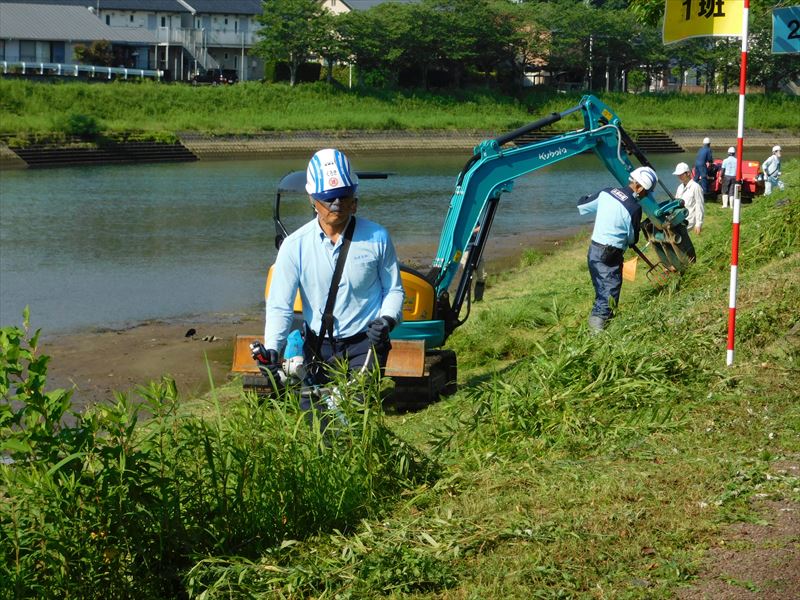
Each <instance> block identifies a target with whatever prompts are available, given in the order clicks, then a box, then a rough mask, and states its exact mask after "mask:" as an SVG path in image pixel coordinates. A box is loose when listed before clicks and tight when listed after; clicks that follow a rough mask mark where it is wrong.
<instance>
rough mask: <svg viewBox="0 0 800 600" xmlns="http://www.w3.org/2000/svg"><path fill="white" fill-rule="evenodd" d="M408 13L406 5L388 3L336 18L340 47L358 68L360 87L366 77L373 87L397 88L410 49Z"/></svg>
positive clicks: (411, 23)
mask: <svg viewBox="0 0 800 600" xmlns="http://www.w3.org/2000/svg"><path fill="white" fill-rule="evenodd" d="M411 10H412V9H411V8H410V7H409V6H408V5H405V4H397V3H393V2H388V3H386V4H381V5H378V6H375V7H374V8H371V9H369V10H366V11H352V12H349V13H346V14H343V15H341V16H339V17H337V19H336V29H337V32H338V34H339V35H340V36H341V40H342V44H343V46H344V47H345V48H347V52H348V54H349V56H351V57H352V58H353V60H354V61H355V62H356V64H357V65H358V84H359V85H364V83H365V78H366V77H369V80H370V81H369V83H371V84H372V85H389V86H393V85H396V84H397V80H398V74H399V72H400V69H401V68H402V66H403V65H405V64H408V58H407V56H406V53H407V51H408V49H409V48H410V46H411V45H412V43H411V42H410V41H409V40H410V39H411V37H410V36H411V31H412V29H413V27H414V21H412V20H411V19H410V18H409V17H410V15H411Z"/></svg>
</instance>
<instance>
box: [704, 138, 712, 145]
mask: <svg viewBox="0 0 800 600" xmlns="http://www.w3.org/2000/svg"><path fill="white" fill-rule="evenodd" d="M710 143H711V138H708V137H704V138H703V144H704V145H705V144H710Z"/></svg>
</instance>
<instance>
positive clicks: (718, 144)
mask: <svg viewBox="0 0 800 600" xmlns="http://www.w3.org/2000/svg"><path fill="white" fill-rule="evenodd" d="M631 133H632V134H633V135H634V138H638V137H639V135H637V132H631ZM497 135H498V132H494V131H478V130H476V131H327V132H326V131H294V132H263V133H254V134H246V135H245V134H243V135H228V136H216V135H206V134H198V133H191V132H185V133H179V134H178V137H179V140H180V143H179V144H178V145H180V146H182V147H183V149H185V150H186V151H188V152H186V154H187V156H192V155H193V156H194V157H197V158H198V159H199V160H219V159H229V158H241V157H258V156H274V155H286V154H308V153H310V152H314V151H315V150H318V149H319V148H324V147H337V148H340V149H341V150H343V151H345V152H349V153H354V154H358V153H363V152H407V151H415V152H471V151H472V149H473V148H474V147H475V146H476V145H477V144H478V143H480V142H481V141H483V140H486V139H492V138H495V137H497ZM663 135H664V137H665V138H666V139H668V140H669V141H670V142H674V143H675V144H677V146H673V148H674V147H678V146H679V147H682V148H683V149H684V150H686V151H687V152H694V151H695V150H696V149H697V148H699V147H700V146H701V145H702V141H703V138H704V137H706V136H708V137H710V138H711V141H712V147H713V148H715V149H717V155H720V156H721V155H723V153H724V150H725V149H726V148H727V147H728V146H735V145H736V130H706V131H703V130H694V129H678V130H672V131H669V132H665V133H664V134H663ZM530 141H534V140H530ZM774 144H780V145H781V146H784V147H785V149H786V150H787V151H788V154H789V155H794V154H797V153H800V136H797V135H793V134H790V133H789V132H786V131H782V132H763V131H758V130H748V131H746V132H745V148H758V149H760V150H761V149H764V148H770V147H772V146H773V145H774ZM642 148H643V149H644V150H645V151H646V152H647V153H655V152H659V151H661V152H664V151H674V149H670V148H669V147H664V148H661V149H659V148H658V147H653V148H650V147H647V146H646V145H643V146H642ZM67 150H68V148H67V147H65V148H64V151H65V152H66V151H67ZM189 153H191V154H189ZM20 154H22V152H20ZM20 154H18V153H16V152H15V151H14V148H13V147H12V148H9V147H8V145H6V144H5V143H2V142H0V168H3V169H14V168H25V167H27V166H30V164H31V163H30V162H26V161H25V160H24V159H23V158H22V157H21V156H20ZM94 154H96V152H95V153H94ZM162 154H163V152H162ZM170 159H171V157H170V156H160V155H159V156H158V157H155V155H154V159H153V160H154V161H155V160H170ZM183 160H186V157H183ZM136 161H138V162H149V161H148V160H147V157H146V156H141V157H140V158H137V159H136ZM136 161H134V162H136ZM96 162H97V157H96V156H91V157H88V158H87V160H86V162H80V160H79V161H78V162H75V163H74V164H90V163H96ZM111 162H114V161H111ZM117 162H119V161H117ZM126 162H131V161H130V160H127V161H126ZM52 164H53V166H55V165H57V164H63V163H59V162H58V161H54V162H53V163H52ZM36 166H47V165H46V160H45V162H44V163H42V162H41V161H40V162H38V163H36Z"/></svg>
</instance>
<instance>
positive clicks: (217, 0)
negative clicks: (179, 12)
mask: <svg viewBox="0 0 800 600" xmlns="http://www.w3.org/2000/svg"><path fill="white" fill-rule="evenodd" d="M184 2H186V4H188V5H189V6H191V7H192V8H194V9H195V10H196V11H197V12H198V13H200V14H209V13H215V14H223V15H260V14H261V0H184Z"/></svg>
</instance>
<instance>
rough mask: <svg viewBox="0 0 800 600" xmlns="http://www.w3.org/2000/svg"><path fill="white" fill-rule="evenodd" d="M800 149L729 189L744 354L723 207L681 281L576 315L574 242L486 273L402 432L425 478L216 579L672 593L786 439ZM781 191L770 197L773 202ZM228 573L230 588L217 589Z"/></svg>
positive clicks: (780, 487)
mask: <svg viewBox="0 0 800 600" xmlns="http://www.w3.org/2000/svg"><path fill="white" fill-rule="evenodd" d="M798 170H800V163H798V162H797V161H794V162H793V163H791V164H789V165H787V167H786V171H787V172H794V174H793V175H792V176H790V178H789V183H790V185H791V187H790V188H788V191H790V193H789V194H777V195H773V196H772V197H771V198H769V199H767V198H761V199H759V200H758V201H757V202H756V203H755V204H753V205H745V206H744V207H743V216H742V221H743V225H742V249H741V253H740V265H741V267H740V269H741V271H740V280H739V281H740V283H739V294H738V299H739V312H738V322H737V326H738V328H737V332H738V333H737V354H736V364H735V366H734V367H733V368H726V367H725V339H726V329H727V309H726V306H727V299H728V278H729V267H728V264H729V260H730V229H731V228H730V214H731V213H730V212H729V211H723V210H722V209H721V208H720V207H719V206H718V205H710V206H708V209H707V221H706V228H705V230H704V232H703V234H702V235H701V236H699V237H696V238H695V243H696V246H697V250H698V256H699V257H700V262H699V263H698V264H697V265H696V266H694V267H693V268H692V269H691V271H690V272H689V273H688V274H687V275H685V276H684V277H683V278H682V280H680V281H678V282H675V283H673V284H672V285H670V286H668V287H667V288H665V289H662V290H659V291H656V290H653V289H652V288H651V287H650V286H649V285H648V284H647V283H646V282H645V281H644V279H643V277H642V275H643V273H642V272H641V271H640V273H639V280H638V281H636V282H635V283H633V284H631V283H630V282H626V284H625V286H624V289H623V296H622V302H621V310H620V315H619V316H618V318H617V319H615V320H614V321H613V322H612V324H611V326H610V327H609V329H608V330H607V332H606V333H605V334H603V335H600V336H595V337H592V336H590V335H588V333H587V331H586V328H585V325H584V322H585V319H586V314H587V313H588V310H589V307H590V302H591V296H592V291H591V284H590V282H589V278H588V274H587V271H586V266H585V246H586V240H585V239H580V240H575V241H574V242H572V243H570V244H568V245H567V247H566V248H565V249H563V250H562V251H559V252H557V253H556V254H554V255H552V256H549V257H546V258H543V259H542V260H540V261H539V262H537V263H536V264H534V265H533V266H528V267H524V268H520V269H518V270H517V271H515V272H513V273H507V274H501V275H498V276H497V277H495V278H494V280H493V282H492V283H493V285H492V286H491V287H490V289H489V290H488V291H487V295H486V300H485V302H484V303H483V304H482V305H479V306H478V307H476V309H475V312H474V314H473V315H472V317H471V318H470V320H469V322H468V323H467V324H466V325H465V326H464V327H463V328H462V329H460V330H459V331H458V332H456V334H455V335H454V336H453V337H452V338H451V343H450V345H451V346H452V347H454V348H456V349H457V351H458V353H459V357H460V366H461V377H462V387H461V391H460V392H459V393H458V394H457V395H455V396H454V397H452V398H450V399H448V400H446V401H443V402H441V403H439V404H438V405H435V406H432V407H430V408H429V409H428V410H426V411H423V412H420V413H417V414H411V415H405V416H397V417H395V418H394V426H395V428H396V430H397V431H398V432H399V433H400V434H401V435H402V436H404V437H405V438H407V439H408V440H410V441H413V442H414V443H416V444H418V445H420V446H421V447H428V448H429V449H431V452H432V453H434V452H437V450H434V448H435V447H436V448H438V453H439V457H440V460H441V461H442V463H443V465H444V466H445V471H444V475H443V477H442V478H441V479H440V481H439V482H438V483H437V484H436V485H435V486H433V487H432V488H421V489H418V490H416V491H415V492H414V493H411V494H408V495H407V496H406V497H405V499H404V500H403V501H402V502H401V503H400V505H399V506H397V507H396V508H395V510H394V511H393V513H392V514H391V516H390V517H389V518H387V519H384V520H382V521H381V522H374V521H365V522H364V523H363V525H362V526H361V527H360V528H359V530H358V531H357V532H356V533H354V534H351V535H348V536H342V535H339V534H334V535H324V536H320V537H317V538H314V539H312V540H310V541H307V542H304V543H301V544H297V545H290V546H287V547H286V548H284V549H283V550H281V551H279V552H275V553H273V554H271V555H270V556H268V557H265V558H264V560H263V561H262V562H260V563H256V564H250V563H242V562H239V561H236V560H233V561H232V562H231V563H230V568H229V569H228V570H227V571H224V572H223V575H222V576H221V579H220V580H219V582H218V583H219V586H218V587H212V589H211V590H209V592H210V596H211V597H228V593H229V592H230V593H231V594H232V596H233V597H239V594H240V593H260V592H266V591H267V590H270V591H272V592H274V591H276V590H278V589H279V590H281V592H282V593H283V594H285V595H286V596H287V597H297V596H301V595H319V594H323V593H324V592H326V591H327V594H324V595H325V597H333V594H334V593H339V594H341V596H336V597H368V596H373V595H375V596H377V595H380V594H381V593H382V594H387V595H388V596H390V597H420V598H556V597H587V598H589V597H595V598H608V597H615V598H616V597H626V598H628V597H630V598H652V597H671V596H672V594H674V591H675V589H676V587H677V586H681V585H685V584H686V583H687V582H688V581H690V579H691V577H692V575H693V573H695V572H696V570H697V568H698V565H699V560H700V558H701V556H702V554H703V550H704V548H705V547H706V546H707V545H708V544H710V543H712V540H713V536H714V533H715V531H717V530H718V529H719V528H720V527H721V526H722V525H724V524H725V523H728V522H731V521H735V520H748V519H751V518H753V517H752V516H751V514H750V512H749V508H748V504H747V499H748V497H750V496H751V495H752V494H753V493H755V492H756V491H758V492H759V493H765V494H774V495H776V496H782V497H790V498H793V499H794V500H800V496H799V495H798V488H799V486H798V481H797V478H796V477H795V478H791V477H786V478H775V477H774V476H773V477H772V478H769V477H767V470H768V468H769V464H770V462H771V461H773V460H776V459H778V458H780V457H782V456H786V455H792V454H793V455H795V456H796V455H797V453H798V452H800V437H799V436H798V432H800V404H798V402H797V400H798V392H797V388H796V380H797V377H798V371H799V370H800V369H799V368H798V355H799V352H800V335H799V334H798V331H797V306H798V305H800V234H799V233H798V230H797V227H796V223H797V221H798V219H800V193H798V190H799V189H800V177H798V174H797V171H798ZM785 197H790V198H791V201H790V202H788V203H784V204H782V205H776V200H779V199H782V198H785ZM227 586H231V587H230V588H229V587H227Z"/></svg>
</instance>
